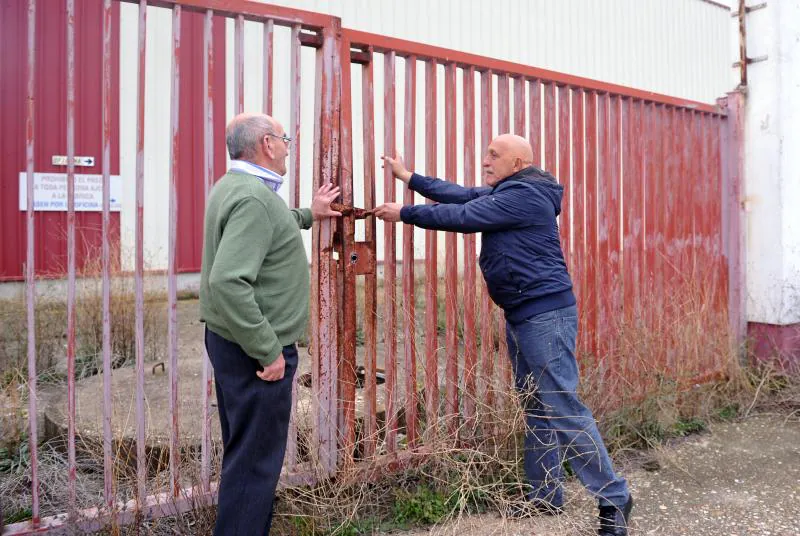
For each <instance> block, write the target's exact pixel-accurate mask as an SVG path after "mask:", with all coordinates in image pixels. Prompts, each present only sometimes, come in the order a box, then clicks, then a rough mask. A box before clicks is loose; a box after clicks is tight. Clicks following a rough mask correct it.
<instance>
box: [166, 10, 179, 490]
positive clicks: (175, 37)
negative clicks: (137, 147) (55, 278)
mask: <svg viewBox="0 0 800 536" xmlns="http://www.w3.org/2000/svg"><path fill="white" fill-rule="evenodd" d="M180 66H181V6H180V4H176V5H175V6H174V7H173V8H172V88H171V91H170V94H171V101H172V104H171V107H170V112H171V113H170V117H171V123H172V124H171V126H170V130H171V131H172V149H171V151H170V152H171V154H170V162H172V170H171V172H170V192H169V252H168V255H169V261H168V265H167V294H168V295H167V301H168V308H169V322H168V324H167V331H168V333H167V346H168V348H167V352H168V355H169V415H170V419H171V426H170V434H169V474H170V481H171V483H172V493H173V495H174V496H175V497H177V496H178V494H179V492H180V489H181V487H180V475H179V466H180V458H179V456H180V450H179V447H178V442H179V412H180V405H179V404H178V278H177V275H176V271H177V262H178V251H177V239H178V173H179V172H180V171H179V170H180V165H179V160H180V102H181V101H180V88H181V72H180Z"/></svg>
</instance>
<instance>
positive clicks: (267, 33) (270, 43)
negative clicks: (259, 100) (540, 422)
mask: <svg viewBox="0 0 800 536" xmlns="http://www.w3.org/2000/svg"><path fill="white" fill-rule="evenodd" d="M274 31H275V21H273V20H272V19H269V20H268V21H266V22H265V23H264V76H263V79H264V106H263V108H264V113H265V114H267V115H272V79H273V77H272V70H273V67H274V63H275V62H274V58H273V50H274V37H273V35H274Z"/></svg>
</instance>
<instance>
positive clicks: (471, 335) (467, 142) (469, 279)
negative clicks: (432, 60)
mask: <svg viewBox="0 0 800 536" xmlns="http://www.w3.org/2000/svg"><path fill="white" fill-rule="evenodd" d="M520 83H522V84H524V82H520V81H517V84H518V85H519V84H520ZM523 87H524V86H523ZM463 98H464V186H466V187H467V188H472V187H474V186H475V69H474V68H473V67H469V68H467V69H464V84H463ZM475 263H476V251H475V235H474V234H466V235H464V419H465V420H466V421H467V422H468V423H472V422H473V421H474V419H475V412H476V406H477V397H478V393H477V391H476V387H475V377H476V373H477V371H476V370H475V368H476V365H477V357H478V356H477V354H478V347H477V338H476V337H475V297H476V296H475V294H476V291H477V288H476V283H475V277H476V264H475ZM471 428H472V426H470V429H471Z"/></svg>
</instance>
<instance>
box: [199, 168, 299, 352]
mask: <svg viewBox="0 0 800 536" xmlns="http://www.w3.org/2000/svg"><path fill="white" fill-rule="evenodd" d="M311 223H312V217H311V211H310V210H309V209H293V210H289V208H288V207H287V206H286V203H285V202H284V201H283V199H281V198H280V197H279V196H278V194H276V193H275V192H273V191H272V190H271V189H270V188H268V187H267V186H265V185H264V183H263V182H261V179H259V178H258V177H254V176H252V175H248V174H246V173H243V172H237V171H232V172H228V173H227V174H226V175H225V176H224V177H222V179H220V180H219V181H218V182H217V184H216V185H214V188H213V189H212V190H211V194H210V195H209V197H208V205H207V206H206V215H205V229H204V234H203V265H202V268H201V274H200V315H201V320H202V321H204V322H205V323H206V325H207V326H208V329H210V330H211V331H213V332H214V333H216V334H217V335H220V336H221V337H223V338H225V339H228V340H229V341H232V342H235V343H236V344H238V345H239V346H241V347H242V349H243V350H244V351H245V353H247V355H249V356H250V357H252V358H254V359H257V360H258V361H259V362H261V364H262V365H268V364H270V363H272V362H273V361H274V360H275V359H276V358H277V357H278V355H280V353H281V351H282V350H283V347H284V346H287V345H289V344H293V343H294V342H296V341H297V340H298V339H300V337H301V336H302V335H303V334H304V332H305V329H306V323H307V322H308V303H309V294H310V290H309V284H310V283H309V282H310V277H309V270H308V257H307V256H306V250H305V248H304V247H303V240H302V238H301V236H300V229H308V228H309V227H311Z"/></svg>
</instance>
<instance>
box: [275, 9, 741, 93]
mask: <svg viewBox="0 0 800 536" xmlns="http://www.w3.org/2000/svg"><path fill="white" fill-rule="evenodd" d="M268 3H272V4H281V5H285V6H289V7H294V8H298V9H305V10H309V11H317V12H323V13H328V14H331V15H335V16H337V17H341V18H342V26H344V27H346V28H353V29H357V30H363V31H367V32H372V33H377V34H383V35H388V36H392V37H398V38H402V39H408V40H412V41H419V42H422V43H427V44H431V45H436V46H443V47H447V48H452V49H456V50H463V51H466V52H471V53H474V54H480V55H483V56H489V57H493V58H499V59H504V60H509V61H514V62H517V63H523V64H527V65H534V66H536V67H542V68H545V69H552V70H556V71H561V72H565V73H569V74H575V75H579V76H585V77H589V78H594V79H597V80H603V81H609V82H613V83H616V84H622V85H626V86H630V87H635V88H640V89H646V90H649V91H656V92H659V93H664V94H667V95H672V96H677V97H683V98H687V99H693V100H699V101H703V102H709V103H713V102H714V101H715V100H716V99H717V98H718V97H721V96H722V95H724V94H725V93H726V92H727V91H729V90H730V89H731V87H732V86H731V83H732V80H733V78H732V75H733V69H732V68H731V60H730V50H729V45H728V43H729V41H728V40H729V35H730V34H729V27H730V21H731V19H730V13H729V11H728V10H726V9H725V8H724V7H720V6H718V5H714V4H713V3H710V2H705V1H703V0H568V1H567V0H433V1H432V0H404V1H402V2H401V1H397V0H270V1H269V2H268Z"/></svg>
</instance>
